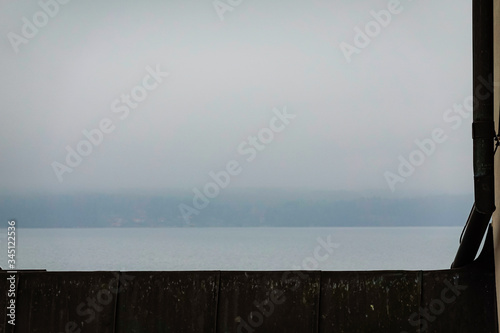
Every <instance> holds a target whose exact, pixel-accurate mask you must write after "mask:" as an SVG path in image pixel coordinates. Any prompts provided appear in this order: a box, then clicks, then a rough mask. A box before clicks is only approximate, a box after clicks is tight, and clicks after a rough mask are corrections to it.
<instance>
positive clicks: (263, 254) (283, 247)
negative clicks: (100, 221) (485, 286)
mask: <svg viewBox="0 0 500 333" xmlns="http://www.w3.org/2000/svg"><path fill="white" fill-rule="evenodd" d="M461 230H462V228H461V227H402V228H381V227H377V228H161V229H152V228H151V229H145V228H144V229H142V228H141V229H119V228H116V229H18V230H17V235H16V241H17V242H16V243H17V244H16V245H17V257H16V264H17V268H18V269H26V268H44V269H47V270H51V271H65V270H85V271H87V270H289V269H320V270H380V269H391V270H392V269H404V270H421V269H422V270H429V269H446V268H449V267H450V264H451V262H452V261H453V258H454V256H455V253H456V251H457V248H458V240H459V237H460V232H461ZM0 248H2V249H4V250H3V251H2V252H3V254H2V253H0V266H1V267H2V268H4V269H5V268H6V267H7V266H6V265H7V259H8V258H7V253H6V252H7V250H6V248H7V243H6V230H4V231H2V232H1V233H0Z"/></svg>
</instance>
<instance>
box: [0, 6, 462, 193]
mask: <svg viewBox="0 0 500 333" xmlns="http://www.w3.org/2000/svg"><path fill="white" fill-rule="evenodd" d="M61 2H63V1H61ZM42 3H44V4H45V5H43V6H42V5H40V4H39V3H38V2H36V1H35V2H17V1H16V2H13V1H3V2H2V3H1V4H0V22H2V23H1V24H0V34H1V35H2V36H4V38H2V46H1V47H0V70H1V72H2V76H1V77H0V107H1V110H2V119H3V121H2V122H1V123H0V156H1V158H2V163H0V188H1V189H2V193H4V194H6V193H7V194H8V193H14V192H16V193H20V194H22V195H24V194H27V193H31V192H37V193H42V194H43V193H48V192H62V193H67V192H79V191H92V192H123V191H125V190H127V191H131V192H134V193H138V192H141V191H146V192H147V191H155V192H160V193H161V192H168V191H170V190H172V189H181V190H184V191H186V192H187V193H192V192H191V190H192V189H193V188H199V189H201V190H202V189H203V187H204V186H205V185H206V184H207V183H209V182H214V180H213V178H214V177H212V176H211V172H213V173H214V174H217V173H220V172H221V171H224V170H225V172H227V173H228V174H229V175H230V180H229V181H228V185H227V186H229V187H231V188H248V187H256V188H262V187H264V188H284V189H287V188H294V189H303V188H309V189H322V190H349V191H357V192H360V193H382V194H386V195H396V196H400V195H401V196H403V195H408V194H409V195H414V194H419V195H420V194H424V195H426V194H440V193H451V194H460V193H470V192H471V191H472V140H471V139H470V122H471V117H470V113H469V111H468V109H467V105H468V104H467V101H468V100H467V98H468V96H469V95H470V94H471V8H470V1H462V0H460V1H453V2H452V1H450V0H447V1H434V2H426V1H408V0H404V1H399V2H393V1H379V0H377V1H356V2H352V1H334V2H331V1H321V0H315V1H295V0H294V1H287V2H286V3H282V2H279V3H276V2H273V3H270V2H267V1H260V0H252V1H242V2H240V4H239V5H235V6H230V9H227V7H226V10H223V9H221V8H220V7H214V3H213V2H212V1H201V2H200V1H147V2H136V1H105V2H102V1H95V0H90V1H69V2H68V3H67V4H62V3H59V2H56V1H55V0H54V1H49V0H47V1H42ZM234 3H236V1H235V2H234ZM395 4H396V5H395ZM167 73H168V74H167ZM417 142H418V143H417ZM408 163H410V164H408ZM398 167H399V170H398ZM386 172H390V173H391V174H392V176H391V177H392V178H391V179H392V181H393V184H392V187H391V186H390V184H389V183H388V181H387V179H386V176H387V173H386ZM395 176H396V177H399V178H394V177H395ZM395 179H396V180H395ZM220 182H222V183H224V182H225V181H220ZM219 187H221V190H223V189H222V187H223V186H222V185H219ZM392 190H394V192H393V191H392Z"/></svg>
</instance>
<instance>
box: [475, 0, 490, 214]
mask: <svg viewBox="0 0 500 333" xmlns="http://www.w3.org/2000/svg"><path fill="white" fill-rule="evenodd" d="M472 18H473V21H472V27H473V35H472V38H473V46H472V49H473V59H474V60H473V89H474V91H473V96H474V111H473V124H472V139H473V146H474V150H473V159H474V197H475V198H474V199H475V202H476V209H477V210H478V211H479V212H480V213H483V214H488V213H493V211H494V210H495V184H494V178H493V173H494V170H493V144H494V140H493V138H494V136H495V130H494V121H493V114H494V110H493V0H474V1H473V8H472Z"/></svg>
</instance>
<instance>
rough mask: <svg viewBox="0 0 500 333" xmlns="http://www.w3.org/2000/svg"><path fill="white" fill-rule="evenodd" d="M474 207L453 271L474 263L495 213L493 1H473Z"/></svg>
mask: <svg viewBox="0 0 500 333" xmlns="http://www.w3.org/2000/svg"><path fill="white" fill-rule="evenodd" d="M472 30H473V31H472V44H473V45H472V52H473V97H474V110H473V117H472V118H473V122H472V139H473V165H474V201H475V203H474V205H473V207H472V211H471V213H470V215H469V218H468V220H467V224H466V227H465V230H464V234H463V238H462V242H461V243H460V247H459V249H458V251H457V254H456V257H455V260H454V262H453V264H452V268H457V267H462V266H465V265H467V264H470V263H471V262H472V261H474V259H475V257H476V254H477V252H478V250H479V247H480V245H481V241H482V239H483V237H484V234H485V233H486V230H487V228H488V224H489V221H490V218H491V215H492V214H493V211H494V210H495V184H494V169H493V149H494V138H495V128H494V120H493V115H494V104H493V56H494V51H493V50H494V47H493V0H473V1H472Z"/></svg>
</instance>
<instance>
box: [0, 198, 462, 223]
mask: <svg viewBox="0 0 500 333" xmlns="http://www.w3.org/2000/svg"><path fill="white" fill-rule="evenodd" d="M343 197H344V198H343ZM189 200H190V197H189V195H180V194H175V195H173V194H172V195H126V194H72V195H43V196H42V195H32V196H0V212H2V216H3V219H4V220H5V221H7V220H8V219H12V218H15V219H17V220H18V225H19V227H21V228H22V227H29V228H53V227H59V228H61V227H62V228H77V227H82V228H99V227H264V226H266V227H304V226H310V227H328V226H338V227H340V226H342V227H354V226H364V227H366V226H461V225H464V224H465V221H466V219H467V216H468V214H469V210H470V207H471V206H472V198H471V196H467V195H442V196H427V197H414V198H382V197H376V196H373V197H354V196H351V197H349V196H342V195H333V196H332V195H327V194H325V195H321V194H316V195H313V196H300V195H295V196H294V195H272V194H268V195H267V196H265V195H259V194H258V193H249V194H245V193H244V192H242V193H239V195H231V196H226V197H221V198H214V199H212V201H211V202H210V204H209V205H208V207H206V208H205V209H203V210H201V211H200V213H199V214H198V215H196V216H193V218H192V219H191V220H189V221H185V220H184V219H183V218H182V216H181V214H180V212H179V205H180V204H181V203H185V202H187V201H189Z"/></svg>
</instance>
